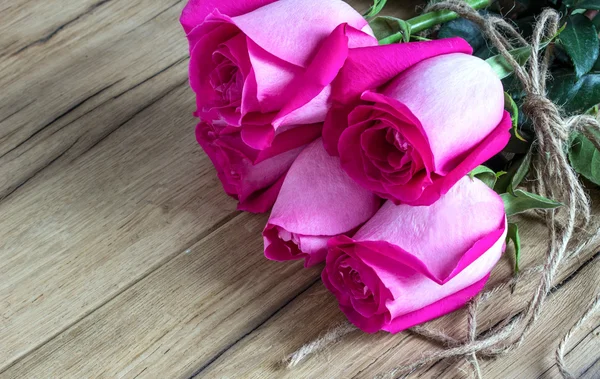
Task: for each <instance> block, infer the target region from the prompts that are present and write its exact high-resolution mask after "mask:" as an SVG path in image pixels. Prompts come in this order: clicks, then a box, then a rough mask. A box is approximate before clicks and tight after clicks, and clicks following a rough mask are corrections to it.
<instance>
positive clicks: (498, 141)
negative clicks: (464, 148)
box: [411, 112, 512, 205]
mask: <svg viewBox="0 0 600 379" xmlns="http://www.w3.org/2000/svg"><path fill="white" fill-rule="evenodd" d="M511 127H512V121H511V119H510V115H509V114H508V112H504V116H503V117H502V120H501V121H500V123H499V124H498V126H497V127H496V129H494V130H493V131H492V132H491V133H490V134H489V135H488V136H487V137H486V138H485V139H484V140H483V141H481V142H480V143H479V145H477V146H475V147H474V148H473V149H472V150H471V151H470V152H469V153H468V154H467V155H466V156H465V157H464V158H462V159H463V160H462V162H460V163H459V164H458V165H457V166H456V167H455V168H454V169H453V170H452V171H450V172H449V173H448V174H446V175H445V176H437V177H436V178H435V179H434V180H433V183H432V184H431V185H430V186H427V187H425V189H424V190H423V193H422V194H421V197H420V198H419V199H417V200H416V201H412V202H411V204H412V205H430V204H433V203H434V202H435V201H437V199H439V198H440V196H442V195H443V194H444V193H446V192H448V191H449V190H450V188H452V186H453V185H454V183H456V182H457V181H459V180H460V179H461V178H462V177H464V176H465V175H467V174H468V173H469V172H471V171H472V170H473V169H474V168H475V167H477V166H478V165H480V164H481V163H482V162H485V161H487V160H488V159H490V158H492V157H493V156H494V155H496V154H497V153H499V152H500V151H501V150H502V149H503V148H504V147H505V146H506V144H507V143H508V140H509V139H510V132H509V131H510V128H511Z"/></svg>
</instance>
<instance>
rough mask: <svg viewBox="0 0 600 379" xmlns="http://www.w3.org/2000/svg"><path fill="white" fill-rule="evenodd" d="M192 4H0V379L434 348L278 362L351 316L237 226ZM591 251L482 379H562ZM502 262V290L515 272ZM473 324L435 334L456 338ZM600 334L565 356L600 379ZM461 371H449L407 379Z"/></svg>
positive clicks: (352, 373)
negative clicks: (215, 156)
mask: <svg viewBox="0 0 600 379" xmlns="http://www.w3.org/2000/svg"><path fill="white" fill-rule="evenodd" d="M183 4H184V1H183V0H180V1H174V0H156V1H149V0H146V1H143V0H132V1H117V0H97V1H90V0H77V1H72V2H64V1H59V0H47V1H44V2H33V1H25V0H14V1H10V2H8V1H7V2H4V3H3V4H1V5H0V88H2V96H0V215H1V217H0V378H83V377H107V378H113V377H136V376H139V377H148V378H161V377H191V376H194V375H196V376H198V377H227V378H241V377H265V378H267V377H294V378H297V377H339V378H342V377H344V378H345V377H357V378H362V377H373V376H374V375H376V374H378V373H381V372H382V371H384V370H386V369H388V368H390V367H393V366H394V365H396V364H398V363H401V362H402V361H403V360H404V359H410V358H414V357H418V356H420V355H421V354H423V353H424V352H425V351H426V350H428V349H429V348H432V345H431V344H429V343H427V342H425V341H423V340H421V339H419V338H416V337H414V336H412V335H409V334H407V333H402V334H399V335H396V336H390V335H388V334H385V333H378V334H375V335H364V334H361V333H353V334H351V335H349V336H348V338H346V339H345V340H344V341H342V342H340V343H338V344H336V345H334V346H332V347H331V348H330V349H328V350H327V351H326V352H325V353H324V354H323V355H322V356H318V357H314V358H312V359H309V360H308V361H307V362H306V363H305V364H303V365H301V366H299V367H298V368H296V369H295V370H294V371H287V370H285V369H283V368H282V367H281V365H280V364H279V362H280V360H281V359H282V358H284V357H285V356H286V355H287V354H289V353H290V352H292V351H293V350H294V349H296V348H297V347H299V346H301V345H302V344H303V343H305V342H308V341H309V340H311V339H312V338H314V337H317V336H318V335H320V334H322V333H324V332H325V331H326V330H327V329H328V328H330V327H332V326H334V325H336V324H337V323H339V322H341V321H342V320H343V319H344V318H343V316H342V314H341V313H340V312H339V311H338V310H337V307H336V304H335V301H334V298H333V297H332V296H331V295H329V294H328V293H327V291H325V289H324V288H323V286H322V284H321V282H320V280H319V268H314V269H311V270H305V269H303V268H302V266H301V264H298V263H279V264H278V263H274V262H269V261H267V260H266V259H264V258H263V257H262V254H261V248H262V241H261V238H260V231H261V229H262V226H263V224H264V222H265V220H266V217H265V216H260V215H259V216H257V215H249V214H241V213H239V212H237V211H235V203H234V202H233V200H231V199H229V198H227V197H226V196H225V195H224V194H223V192H222V190H221V188H220V185H219V183H218V181H217V179H216V176H215V174H214V172H213V170H212V168H211V165H210V162H209V161H208V159H207V157H206V156H205V155H204V154H203V153H202V152H201V151H200V149H199V148H198V147H197V145H196V143H195V141H194V138H193V127H194V122H195V121H194V119H193V117H192V116H191V112H192V110H193V107H194V100H193V94H192V93H191V91H190V90H189V89H188V86H187V79H186V65H187V46H186V42H185V38H184V36H183V33H182V31H181V29H180V27H179V25H178V22H177V18H178V15H179V12H180V11H181V8H182V7H183ZM352 4H353V5H354V6H356V7H357V8H358V9H359V10H364V9H366V8H367V6H368V1H366V0H360V1H359V0H357V1H353V2H352ZM413 5H414V4H413ZM413 5H408V4H400V2H395V3H394V4H392V5H389V6H388V7H387V8H386V12H388V13H392V14H397V15H402V14H404V15H406V14H409V13H410V11H411V8H413ZM594 199H600V198H599V197H598V196H595V197H594ZM521 230H522V232H523V237H522V238H523V242H524V250H523V265H524V266H525V267H527V266H532V265H535V264H539V262H540V258H541V255H542V254H543V248H544V246H545V245H544V243H545V241H546V232H545V230H544V228H543V227H542V226H541V224H540V223H539V222H538V221H536V220H535V219H533V218H528V219H526V220H524V221H523V222H522V224H521ZM597 250H598V243H594V244H591V246H590V247H589V248H587V249H586V250H585V251H584V253H583V254H582V256H581V258H580V259H579V260H577V261H573V262H572V263H571V264H569V265H568V267H566V268H565V269H564V270H563V271H562V272H561V274H560V276H559V278H558V280H557V286H556V288H555V290H554V291H553V292H552V294H551V295H550V296H549V299H548V303H547V309H546V311H545V312H544V313H543V315H542V316H541V320H540V322H539V323H538V325H537V326H536V327H535V329H534V330H533V332H532V333H531V335H530V337H529V339H528V340H527V341H526V343H525V344H524V345H523V346H522V347H521V348H520V349H519V350H517V351H515V352H513V353H512V354H510V355H507V356H505V357H502V358H499V359H497V360H495V361H490V362H483V363H482V370H483V372H484V374H485V377H489V378H514V377H516V378H534V377H540V378H555V377H557V376H558V371H557V369H556V367H555V366H554V361H553V354H554V349H555V345H556V342H557V341H558V339H560V337H561V336H562V334H563V333H564V332H566V331H567V330H568V329H569V327H570V326H571V325H572V324H573V323H574V322H575V320H576V319H577V318H578V317H579V316H580V315H581V313H583V311H584V308H585V307H586V306H587V304H588V302H589V301H590V300H591V297H592V295H593V293H594V292H595V291H596V292H597V291H598V279H597V278H598V277H599V276H600V261H599V260H598V258H596V256H597V254H596V251H597ZM510 253H511V250H509V252H508V253H507V254H506V255H505V258H504V259H503V260H502V261H501V262H500V264H499V265H498V267H497V269H496V270H495V272H494V275H493V278H492V282H493V281H498V280H501V279H502V278H503V277H506V276H508V275H510V266H511V264H512V261H511V258H510V257H511V255H510ZM535 284H536V282H535V280H534V279H532V281H530V282H527V283H526V284H522V285H520V286H519V287H517V288H516V290H515V293H514V294H513V295H511V294H509V293H506V294H502V298H501V300H499V301H498V302H496V303H493V304H489V305H487V306H486V307H485V308H484V310H483V316H482V317H481V319H480V325H481V330H485V329H486V328H489V327H490V326H491V325H493V324H494V323H495V322H497V321H498V320H499V319H500V318H501V317H504V316H506V315H513V314H516V313H518V312H519V311H520V310H522V309H523V306H524V302H525V301H526V300H527V298H528V296H530V295H529V294H530V292H531V289H532V288H533V286H534V285H535ZM464 322H465V320H464V315H463V314H462V313H461V312H457V313H456V314H453V315H449V316H446V317H444V318H441V319H439V320H436V321H435V322H434V323H435V324H436V325H439V326H443V327H444V328H445V329H446V330H447V331H452V332H454V333H457V335H460V333H461V331H462V328H463V327H464ZM599 330H600V317H594V318H593V319H592V320H590V321H589V322H587V323H586V324H585V325H584V327H583V328H582V329H581V330H579V331H577V333H575V335H574V337H573V339H572V340H571V342H570V344H569V354H568V355H567V361H568V362H569V364H570V365H571V367H573V369H574V370H575V371H576V372H577V373H579V374H582V377H584V378H597V377H600V363H599V359H600V337H599ZM468 375H469V371H468V368H467V367H466V365H464V364H462V363H461V362H458V363H455V364H448V363H447V362H440V363H437V364H435V365H433V366H432V367H431V368H428V369H427V370H421V371H419V372H417V373H415V374H414V375H413V376H415V377H466V376H468Z"/></svg>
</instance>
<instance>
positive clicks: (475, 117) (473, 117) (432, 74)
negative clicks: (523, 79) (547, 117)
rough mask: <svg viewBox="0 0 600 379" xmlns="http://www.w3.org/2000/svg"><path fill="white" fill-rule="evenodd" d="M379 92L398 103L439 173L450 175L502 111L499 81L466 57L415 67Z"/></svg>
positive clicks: (435, 60)
mask: <svg viewBox="0 0 600 379" xmlns="http://www.w3.org/2000/svg"><path fill="white" fill-rule="evenodd" d="M382 94H383V95H384V96H387V97H390V98H392V99H396V100H398V101H399V102H401V103H403V104H404V105H405V106H406V107H408V109H410V110H411V112H412V113H413V114H414V115H415V116H416V117H417V118H418V119H419V121H420V122H421V124H422V125H423V129H424V131H425V134H426V135H427V137H428V140H429V144H430V148H431V152H432V153H433V158H434V161H435V172H436V173H437V174H440V175H446V174H447V173H448V172H449V171H451V170H452V169H453V168H454V167H455V166H456V161H457V160H459V161H460V160H461V159H462V155H463V153H465V152H466V151H469V150H471V149H472V148H473V146H475V145H477V144H478V143H479V142H481V141H482V140H483V139H484V138H485V137H486V136H487V135H488V134H490V133H491V132H492V130H494V129H495V128H496V126H497V125H498V123H499V122H500V120H501V119H502V115H503V113H504V91H503V89H502V83H501V82H500V79H498V77H497V76H496V74H495V73H494V71H493V70H492V68H491V66H490V65H489V64H487V63H486V62H485V61H483V60H482V59H479V58H477V57H474V56H471V55H467V54H460V53H455V54H446V55H441V56H438V57H433V58H430V59H427V60H425V61H422V62H420V63H417V64H415V65H414V66H412V67H411V68H409V69H408V70H406V71H404V72H403V73H401V74H400V75H398V76H397V77H396V78H395V79H394V80H393V81H392V82H391V83H390V84H388V85H387V86H386V87H385V89H383V91H382ZM480 163H481V162H480Z"/></svg>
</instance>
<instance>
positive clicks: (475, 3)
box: [379, 0, 490, 45]
mask: <svg viewBox="0 0 600 379" xmlns="http://www.w3.org/2000/svg"><path fill="white" fill-rule="evenodd" d="M466 3H467V4H469V5H470V6H471V7H473V8H474V9H481V8H485V7H487V6H488V5H490V0H467V1H466ZM456 18H458V15H457V14H456V13H454V12H452V11H447V10H443V11H435V12H428V13H423V14H422V15H419V16H417V17H413V18H411V19H410V20H406V23H407V24H408V25H410V31H411V33H419V32H422V31H423V30H427V29H429V28H431V27H434V26H435V25H438V24H443V23H445V22H448V21H452V20H454V19H456ZM401 40H402V33H401V32H399V33H396V34H393V35H391V36H389V37H386V38H383V39H381V40H380V41H379V44H380V45H387V44H390V43H396V42H400V41H401Z"/></svg>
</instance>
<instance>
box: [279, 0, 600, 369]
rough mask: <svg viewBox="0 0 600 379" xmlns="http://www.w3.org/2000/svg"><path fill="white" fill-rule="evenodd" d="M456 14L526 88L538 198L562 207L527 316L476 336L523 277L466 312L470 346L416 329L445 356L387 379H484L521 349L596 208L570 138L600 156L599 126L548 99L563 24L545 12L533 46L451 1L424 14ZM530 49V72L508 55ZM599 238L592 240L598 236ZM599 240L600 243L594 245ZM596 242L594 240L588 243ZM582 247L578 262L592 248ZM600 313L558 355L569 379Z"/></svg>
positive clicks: (346, 329) (339, 333)
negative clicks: (457, 371) (487, 368)
mask: <svg viewBox="0 0 600 379" xmlns="http://www.w3.org/2000/svg"><path fill="white" fill-rule="evenodd" d="M439 10H450V11H453V12H456V13H457V14H458V15H460V16H461V17H463V18H465V19H467V20H470V21H472V22H474V23H475V24H477V25H478V26H479V27H480V28H481V30H482V32H483V33H484V34H485V35H486V37H487V38H488V39H489V41H490V42H491V44H492V45H493V46H494V47H495V48H496V49H497V50H498V52H499V54H501V55H502V56H503V57H504V59H505V60H506V62H507V63H508V64H510V66H511V67H512V69H513V71H514V75H515V76H516V78H517V79H518V81H519V82H520V83H521V85H522V87H523V90H524V93H525V97H524V100H523V112H524V113H525V114H526V115H527V116H528V117H529V119H530V120H531V121H532V124H533V128H534V130H535V134H536V137H537V140H536V145H535V154H534V157H533V158H534V160H533V173H532V174H533V177H534V179H535V180H534V182H533V183H534V186H535V190H536V192H537V193H538V194H540V195H542V196H544V197H548V198H551V199H554V200H557V201H560V202H562V203H563V204H564V206H563V207H561V208H559V209H557V210H548V211H547V212H546V213H545V215H546V219H545V220H546V224H547V226H548V233H549V243H548V249H547V252H546V255H545V260H544V263H543V264H542V265H541V266H538V267H535V268H533V269H530V270H527V272H528V273H529V274H538V275H539V284H538V285H537V287H536V289H535V291H534V293H533V294H532V297H531V300H530V301H529V302H528V304H527V306H526V308H525V310H524V311H523V312H522V313H521V314H519V315H517V316H516V317H512V318H511V317H509V318H506V319H505V320H503V321H502V322H500V323H499V324H498V325H497V326H496V327H495V328H493V329H491V330H490V331H488V332H487V333H485V334H484V335H482V336H479V338H478V335H477V310H478V308H479V306H480V305H481V304H482V303H483V302H485V301H489V300H490V299H493V298H494V297H495V295H496V294H497V293H498V292H499V291H501V290H502V289H506V288H508V287H513V286H514V285H515V284H516V283H517V282H518V281H519V280H520V278H522V277H523V274H521V275H519V276H517V277H514V278H510V279H509V280H506V281H504V282H502V283H500V284H499V285H498V286H496V287H494V288H492V289H491V290H489V291H487V292H484V293H482V294H481V295H479V296H476V297H475V298H474V299H472V301H471V302H470V303H469V306H468V309H467V315H468V330H467V338H466V339H465V340H457V339H455V338H453V337H450V336H448V335H446V334H445V333H444V332H442V331H440V330H435V329H432V328H429V327H427V326H426V325H421V326H417V327H413V328H412V329H410V332H412V333H414V334H418V335H420V336H422V337H423V338H425V339H427V340H430V341H434V342H437V343H439V344H441V345H442V346H444V349H443V350H441V351H435V352H431V353H429V354H427V355H426V356H425V357H424V358H421V359H418V360H416V361H413V362H408V363H405V364H402V365H400V366H398V367H396V368H394V369H392V370H391V371H389V372H387V373H386V374H384V375H382V376H381V377H392V378H394V377H397V376H406V375H408V374H410V373H412V372H413V371H415V370H417V369H419V368H421V367H423V366H425V365H428V364H431V363H433V362H436V361H439V360H441V359H446V358H459V357H462V358H464V359H466V360H467V361H468V362H469V363H470V365H471V366H472V368H473V372H474V374H475V377H477V378H481V370H480V367H479V358H493V357H496V356H498V355H501V354H505V353H507V352H509V351H512V350H514V349H516V348H517V347H519V346H520V345H521V344H522V342H523V340H524V338H525V336H526V334H527V332H529V331H530V329H531V327H532V326H533V325H534V323H535V321H536V320H537V318H538V316H539V315H540V313H541V312H542V309H543V304H544V300H545V298H546V296H547V294H548V293H549V291H550V289H551V287H552V283H553V281H554V279H555V276H556V273H557V271H558V269H559V268H560V267H561V265H562V264H564V260H565V255H566V254H567V250H568V247H569V243H570V242H572V241H573V238H574V235H575V232H576V229H577V228H585V226H586V225H587V224H588V222H589V221H590V217H591V211H590V202H589V199H588V197H587V194H586V192H585V190H584V188H583V186H582V184H581V183H580V182H579V180H578V177H577V173H576V172H575V171H574V170H573V169H572V168H571V166H570V165H569V161H568V158H567V149H568V147H569V146H568V144H569V135H570V134H571V133H572V132H575V131H577V132H581V133H583V134H584V135H585V136H586V137H587V138H588V139H589V140H590V141H591V142H592V143H593V144H594V145H595V146H596V147H597V148H600V139H598V138H597V136H600V123H599V122H598V120H597V119H596V118H594V117H592V116H588V115H576V116H572V117H563V115H562V114H561V111H560V109H559V107H558V106H557V105H556V104H554V103H552V101H551V100H549V99H548V98H547V96H546V79H547V77H548V68H549V65H550V59H551V51H552V50H551V49H552V47H551V46H549V47H548V48H546V50H545V53H543V55H540V50H541V46H542V43H543V41H544V40H547V39H550V38H552V37H553V36H554V35H556V33H557V31H558V23H559V21H560V16H559V15H558V13H557V12H556V11H554V10H552V9H546V10H544V11H543V12H542V13H541V15H540V16H539V18H538V20H537V23H536V25H535V28H534V31H533V36H532V40H531V43H528V42H527V41H526V40H525V39H524V38H523V37H522V36H521V35H520V34H519V33H518V32H517V30H515V28H514V27H513V26H512V25H510V24H509V23H508V22H507V21H505V20H504V19H502V18H500V17H497V16H494V15H489V14H487V15H481V14H479V13H478V12H477V11H476V10H474V9H473V8H471V7H470V6H469V5H468V4H466V3H465V2H463V1H461V0H447V1H442V2H438V3H434V4H431V5H429V6H428V7H427V8H426V9H425V11H426V12H429V11H439ZM521 46H527V47H529V48H530V49H531V56H530V58H529V60H528V63H527V66H526V67H523V66H521V65H520V64H519V62H517V61H516V59H515V58H514V57H513V56H512V55H511V54H510V50H512V49H514V48H516V47H521ZM598 233H599V232H598V231H596V232H595V235H594V237H596V236H597V235H598ZM593 239H595V238H593ZM591 240H592V238H590V239H588V241H587V242H590V241H591ZM575 242H579V246H576V251H575V252H572V254H571V256H575V255H576V253H577V252H579V251H581V250H582V249H583V247H584V246H585V245H586V243H587V242H586V243H582V242H581V241H575ZM598 309H600V297H598V298H596V300H595V301H594V302H593V303H592V305H591V306H590V308H589V309H588V310H587V311H586V313H585V314H584V315H583V316H582V317H581V318H580V319H579V321H578V322H577V323H576V324H575V325H574V326H573V327H572V328H571V329H570V330H569V332H568V333H567V334H566V335H565V336H564V338H563V339H562V340H561V342H560V344H559V346H558V348H557V350H556V354H555V355H556V364H557V367H558V369H559V371H560V373H561V375H562V376H563V377H564V378H569V379H570V378H573V375H572V374H571V373H570V371H569V370H568V368H567V367H566V364H565V362H564V351H565V346H566V343H567V341H568V339H569V338H570V337H571V335H572V333H573V331H574V330H576V329H577V328H579V327H580V326H581V325H582V324H583V323H584V322H585V321H586V320H587V319H588V318H589V317H591V315H592V314H593V313H594V312H596V311H598ZM353 330H356V329H355V328H354V327H351V326H349V324H344V325H340V326H338V327H337V328H334V329H332V330H331V331H330V332H329V333H327V334H326V335H324V336H323V337H321V338H318V339H317V340H315V341H313V342H311V343H309V344H306V345H304V346H303V347H302V348H300V349H299V350H298V351H296V352H295V353H294V354H292V355H291V356H290V358H289V359H288V361H287V363H288V367H289V368H292V367H294V366H296V365H297V364H299V363H300V362H302V361H303V360H304V359H306V358H307V357H308V356H309V355H311V354H314V353H317V352H319V351H320V350H322V349H324V348H325V347H327V346H328V345H329V344H331V343H333V342H335V341H338V340H340V339H341V338H342V337H343V336H344V335H346V334H348V333H350V332H352V331H353Z"/></svg>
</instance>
